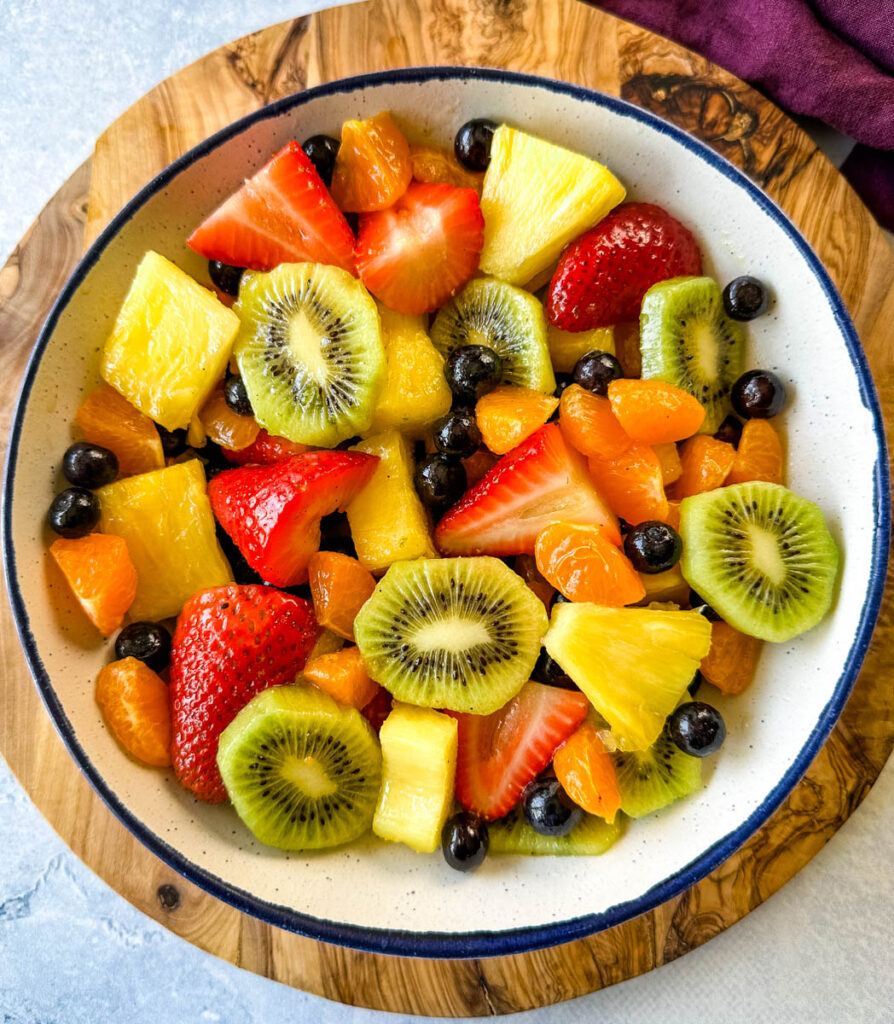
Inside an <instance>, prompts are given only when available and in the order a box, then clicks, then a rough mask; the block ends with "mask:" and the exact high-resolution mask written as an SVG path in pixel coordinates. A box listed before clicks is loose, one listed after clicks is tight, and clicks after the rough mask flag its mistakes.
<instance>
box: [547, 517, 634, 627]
mask: <svg viewBox="0 0 894 1024" xmlns="http://www.w3.org/2000/svg"><path fill="white" fill-rule="evenodd" d="M535 556H536V559H537V568H538V569H539V570H540V571H541V572H542V573H543V575H544V577H545V578H546V579H547V580H548V581H549V582H550V583H551V584H552V585H553V586H554V587H555V588H556V590H559V591H561V593H563V594H564V595H565V597H567V598H569V599H570V600H572V601H591V602H593V603H594V604H599V605H605V606H607V607H613V608H621V607H623V606H624V605H627V604H636V602H637V601H641V600H642V599H643V598H644V597H645V596H646V592H645V588H644V587H643V584H642V580H640V578H639V575H638V574H637V572H636V571H635V570H634V568H633V566H632V565H631V564H630V560H629V559H628V558H627V557H625V555H624V554H623V552H622V551H621V550H620V549H619V548H618V547H617V546H616V545H615V544H613V543H612V541H611V540H610V539H608V538H607V537H606V533H605V529H604V528H603V527H601V526H586V525H580V524H577V523H565V522H558V523H552V524H551V525H550V526H548V527H546V529H545V530H543V531H542V532H541V533H540V534H539V535H538V537H537V543H536V546H535Z"/></svg>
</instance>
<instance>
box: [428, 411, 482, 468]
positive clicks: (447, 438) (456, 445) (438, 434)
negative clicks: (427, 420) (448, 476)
mask: <svg viewBox="0 0 894 1024" xmlns="http://www.w3.org/2000/svg"><path fill="white" fill-rule="evenodd" d="M432 429H433V431H434V442H435V448H437V449H438V451H439V452H441V453H442V454H444V455H451V456H453V457H454V458H457V459H467V458H468V457H469V456H470V455H474V454H475V452H477V451H478V448H479V447H480V445H481V431H480V430H479V429H478V423H477V421H476V419H475V413H474V412H473V410H471V409H463V408H459V409H453V410H452V411H451V412H449V413H447V415H446V416H442V417H441V419H439V420H438V421H437V423H435V425H434V427H433V428H432Z"/></svg>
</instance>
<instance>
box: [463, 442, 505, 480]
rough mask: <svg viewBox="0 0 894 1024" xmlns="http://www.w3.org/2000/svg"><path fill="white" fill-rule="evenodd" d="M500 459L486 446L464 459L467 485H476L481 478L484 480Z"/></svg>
mask: <svg viewBox="0 0 894 1024" xmlns="http://www.w3.org/2000/svg"><path fill="white" fill-rule="evenodd" d="M497 462H499V459H498V458H497V456H496V455H494V454H493V452H489V451H488V450H487V449H486V448H479V449H478V451H477V452H475V454H474V455H470V456H469V457H468V458H467V459H463V460H462V463H463V469H464V470H465V471H466V485H467V486H468V487H474V486H475V484H477V483H478V481H479V480H482V479H483V478H484V477H485V476H487V474H488V473H489V472H490V471H491V470H492V469H493V468H494V466H496V464H497Z"/></svg>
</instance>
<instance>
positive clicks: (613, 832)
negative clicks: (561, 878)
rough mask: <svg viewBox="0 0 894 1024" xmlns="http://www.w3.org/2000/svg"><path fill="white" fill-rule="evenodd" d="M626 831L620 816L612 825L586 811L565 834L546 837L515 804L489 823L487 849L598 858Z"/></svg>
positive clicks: (503, 851) (495, 851) (491, 851)
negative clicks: (507, 811) (527, 820)
mask: <svg viewBox="0 0 894 1024" xmlns="http://www.w3.org/2000/svg"><path fill="white" fill-rule="evenodd" d="M623 830H624V826H623V819H622V818H621V816H620V815H616V816H615V820H614V821H613V822H612V823H611V824H609V823H608V822H607V821H603V820H602V818H597V817H596V816H595V815H594V814H585V815H584V816H583V817H582V818H581V820H580V821H579V822H578V823H577V824H576V825H575V826H574V828H573V829H572V830H571V831H570V832H569V833H568V835H565V836H543V835H541V834H540V833H539V832H535V831H534V829H532V828H531V826H530V825H529V824H528V823H527V822H526V821H525V816H524V814H523V813H522V811H521V808H519V807H516V808H515V809H514V810H512V811H510V812H509V813H508V814H507V815H506V816H505V817H504V818H498V819H497V820H496V821H490V822H488V825H487V832H488V836H489V837H490V843H489V846H488V852H489V853H490V854H494V853H520V854H527V855H528V856H535V857H536V856H538V855H546V854H553V855H555V856H559V857H588V856H589V857H597V856H599V854H601V853H605V852H606V850H609V849H610V848H611V847H612V846H614V845H615V843H616V842H617V841H618V840H619V839H620V838H621V833H622V832H623Z"/></svg>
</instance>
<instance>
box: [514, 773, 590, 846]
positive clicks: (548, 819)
mask: <svg viewBox="0 0 894 1024" xmlns="http://www.w3.org/2000/svg"><path fill="white" fill-rule="evenodd" d="M522 809H523V810H524V812H525V820H526V821H527V823H528V824H529V825H530V826H531V828H532V829H534V831H535V832H539V833H540V835H542V836H567V835H568V833H569V832H570V831H571V830H572V829H573V828H574V826H575V825H576V824H577V823H578V822H579V821H580V819H581V815H582V814H583V811H581V809H580V808H579V807H578V806H577V804H575V803H573V802H572V800H571V799H570V798H569V796H568V794H567V793H566V792H565V790H564V789H562V784H561V783H560V782H559V780H558V779H549V778H547V779H535V781H534V782H529V783H528V785H527V786H526V787H525V791H524V793H523V794H522Z"/></svg>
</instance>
